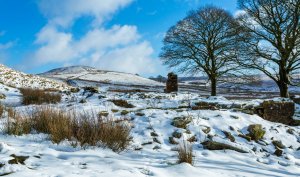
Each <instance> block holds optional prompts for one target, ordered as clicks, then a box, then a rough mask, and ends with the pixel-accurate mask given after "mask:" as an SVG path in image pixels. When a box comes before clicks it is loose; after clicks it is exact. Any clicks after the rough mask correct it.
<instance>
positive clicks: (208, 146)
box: [201, 141, 248, 153]
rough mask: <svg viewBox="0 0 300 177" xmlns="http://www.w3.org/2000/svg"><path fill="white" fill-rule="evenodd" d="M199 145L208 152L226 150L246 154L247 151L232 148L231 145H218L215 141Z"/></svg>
mask: <svg viewBox="0 0 300 177" xmlns="http://www.w3.org/2000/svg"><path fill="white" fill-rule="evenodd" d="M201 144H202V145H203V147H204V148H205V149H208V150H226V149H227V150H233V151H237V152H240V153H248V152H247V151H245V150H243V149H239V148H237V147H233V146H231V145H228V144H224V143H219V142H215V141H205V142H203V143H201Z"/></svg>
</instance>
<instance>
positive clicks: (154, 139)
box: [153, 138, 161, 144]
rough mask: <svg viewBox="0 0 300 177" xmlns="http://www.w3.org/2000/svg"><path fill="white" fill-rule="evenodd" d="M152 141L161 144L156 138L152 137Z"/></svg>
mask: <svg viewBox="0 0 300 177" xmlns="http://www.w3.org/2000/svg"><path fill="white" fill-rule="evenodd" d="M153 142H155V143H158V144H161V142H160V141H159V140H158V139H157V138H153Z"/></svg>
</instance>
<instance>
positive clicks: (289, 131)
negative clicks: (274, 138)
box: [286, 128, 295, 135]
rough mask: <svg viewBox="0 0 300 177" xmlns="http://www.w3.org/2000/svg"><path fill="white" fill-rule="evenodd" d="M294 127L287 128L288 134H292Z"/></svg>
mask: <svg viewBox="0 0 300 177" xmlns="http://www.w3.org/2000/svg"><path fill="white" fill-rule="evenodd" d="M294 131H295V130H294V129H292V128H289V129H287V131H286V132H287V133H289V134H291V135H294Z"/></svg>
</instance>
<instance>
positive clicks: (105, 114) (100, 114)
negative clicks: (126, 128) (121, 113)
mask: <svg viewBox="0 0 300 177" xmlns="http://www.w3.org/2000/svg"><path fill="white" fill-rule="evenodd" d="M108 115H109V113H108V112H107V111H101V112H99V114H98V117H107V116H108Z"/></svg>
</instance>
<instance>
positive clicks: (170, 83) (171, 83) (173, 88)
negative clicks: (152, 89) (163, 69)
mask: <svg viewBox="0 0 300 177" xmlns="http://www.w3.org/2000/svg"><path fill="white" fill-rule="evenodd" d="M177 91H178V77H177V75H176V74H174V73H169V74H168V80H167V83H166V89H165V92H166V93H171V92H177Z"/></svg>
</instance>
